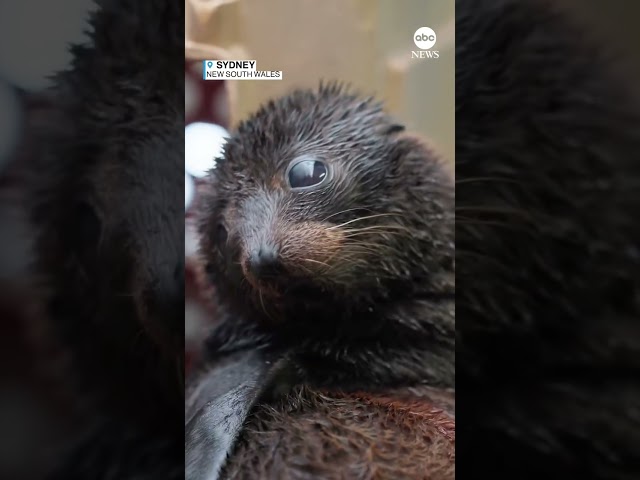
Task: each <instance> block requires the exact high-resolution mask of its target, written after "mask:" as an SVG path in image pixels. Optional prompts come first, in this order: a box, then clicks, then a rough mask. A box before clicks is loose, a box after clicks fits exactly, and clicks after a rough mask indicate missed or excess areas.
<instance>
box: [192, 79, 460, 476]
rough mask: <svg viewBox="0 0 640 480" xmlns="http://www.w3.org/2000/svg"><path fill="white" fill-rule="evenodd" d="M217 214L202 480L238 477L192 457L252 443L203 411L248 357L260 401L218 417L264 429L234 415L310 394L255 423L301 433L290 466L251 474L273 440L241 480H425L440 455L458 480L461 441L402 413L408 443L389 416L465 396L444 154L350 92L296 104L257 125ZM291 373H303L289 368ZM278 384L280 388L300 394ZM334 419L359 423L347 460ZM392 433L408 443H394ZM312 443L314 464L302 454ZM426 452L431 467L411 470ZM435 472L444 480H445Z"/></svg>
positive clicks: (221, 185)
mask: <svg viewBox="0 0 640 480" xmlns="http://www.w3.org/2000/svg"><path fill="white" fill-rule="evenodd" d="M203 205H205V208H204V209H203V211H202V212H201V222H200V233H201V238H202V240H201V241H202V245H201V250H202V255H203V256H204V258H205V259H206V265H207V267H206V268H207V271H208V274H209V275H210V277H211V281H212V283H213V285H214V287H215V291H216V297H217V298H216V299H217V302H218V307H219V310H220V311H221V312H223V313H222V314H223V316H224V318H223V321H222V323H221V324H220V325H219V327H218V328H216V330H215V331H214V332H213V333H212V335H211V338H209V340H208V348H209V355H210V358H209V362H208V364H207V365H206V366H205V367H204V368H203V369H202V371H203V373H201V374H200V375H199V376H196V380H194V382H193V384H192V385H195V386H192V389H191V391H190V393H188V395H187V422H189V421H191V422H193V423H191V425H190V426H188V427H187V471H188V475H187V478H204V476H205V475H204V474H203V473H202V472H203V471H204V470H206V469H207V468H210V469H213V470H216V469H220V468H221V460H220V459H218V461H217V464H216V466H215V467H212V466H211V464H208V466H207V467H204V466H203V467H200V468H201V469H200V470H199V472H200V473H196V471H198V468H199V467H195V465H196V464H198V461H197V460H196V459H195V458H190V456H189V452H190V451H191V452H195V451H196V450H197V446H198V445H202V442H203V441H204V439H205V438H209V440H210V441H211V443H210V444H209V445H210V446H211V448H213V449H214V450H215V449H218V450H217V451H220V449H221V448H223V446H224V448H227V447H228V448H231V447H230V445H232V444H233V438H235V435H240V434H241V430H242V429H241V427H240V426H239V425H240V423H236V424H235V426H233V427H230V426H229V423H226V424H225V422H222V423H218V426H219V427H218V428H217V429H216V428H213V431H211V429H207V427H206V426H205V423H206V422H200V424H199V425H200V426H199V427H197V428H195V427H194V425H195V423H197V422H198V418H202V415H203V414H202V413H201V412H202V411H204V410H201V411H200V413H198V408H203V407H202V405H203V403H204V402H205V400H203V399H202V398H200V400H197V397H202V385H203V383H209V385H212V384H213V383H215V381H212V380H211V378H212V376H213V377H214V378H215V376H216V369H218V372H222V371H226V372H229V371H231V370H230V367H229V361H230V360H229V358H233V356H239V357H238V358H239V360H238V362H239V363H238V365H240V363H241V362H249V363H250V364H252V365H255V366H256V367H255V369H254V370H253V373H249V372H245V373H242V372H241V370H242V368H240V367H239V366H238V368H236V370H235V372H236V373H232V374H230V375H236V377H235V378H236V381H235V385H233V387H237V386H238V385H242V384H243V382H246V383H245V384H246V386H247V388H248V390H251V389H253V393H252V394H249V395H245V394H244V393H236V394H231V395H230V396H229V397H227V398H226V400H224V399H225V397H224V395H225V393H224V392H223V393H222V394H221V393H220V392H219V391H218V392H216V393H215V394H212V395H213V396H214V397H216V399H217V400H216V401H215V402H214V403H215V404H216V405H217V410H216V411H215V412H213V411H210V412H209V414H210V415H213V417H214V418H216V416H217V418H218V419H219V420H221V419H222V418H221V417H223V416H224V415H227V414H229V412H230V411H231V412H233V413H232V416H233V415H236V416H243V415H246V413H247V412H248V408H245V409H237V408H235V407H230V408H229V410H225V407H224V406H225V405H227V406H229V405H236V406H237V405H238V402H237V400H238V399H242V400H241V401H240V403H242V402H245V404H252V403H253V402H257V401H259V399H260V398H261V395H262V393H260V391H259V390H260V388H262V387H263V386H264V383H265V382H267V379H269V380H268V381H269V382H271V380H272V379H273V378H280V379H282V378H284V379H286V381H284V382H283V383H287V382H288V384H289V385H293V384H298V385H300V384H301V385H304V388H303V389H302V390H299V389H297V390H293V393H290V394H288V395H285V399H284V400H283V403H282V404H281V405H280V407H277V408H275V410H274V409H273V408H274V407H269V408H267V407H264V408H263V407H258V408H257V411H256V415H255V416H254V420H256V421H257V423H252V425H254V426H255V429H256V430H257V431H262V432H264V433H265V434H266V435H267V437H268V435H269V433H271V434H273V432H274V431H275V430H277V429H278V428H279V427H278V426H277V425H278V423H279V424H280V425H283V424H287V425H289V427H287V428H288V432H283V433H282V434H281V435H277V436H273V435H271V436H270V437H269V438H271V440H272V441H273V442H276V441H277V442H278V443H279V445H280V448H281V452H283V453H284V455H283V456H280V455H278V460H277V461H275V462H273V463H272V464H270V465H263V466H262V467H260V468H261V469H264V471H255V470H254V471H253V472H250V471H248V470H246V469H250V468H255V466H254V467H251V465H249V464H250V463H251V462H253V460H251V461H249V458H258V459H259V458H261V455H266V454H267V451H268V450H269V449H271V450H272V449H273V448H274V447H275V444H270V442H269V441H267V442H262V443H261V445H262V446H261V447H260V448H258V451H256V450H255V448H253V447H256V445H257V443H255V441H256V439H255V438H254V439H251V440H249V439H248V437H246V436H244V438H242V439H241V442H240V444H241V445H242V444H243V443H242V442H246V443H244V444H245V445H247V444H248V445H250V448H248V449H243V447H242V446H240V447H239V450H238V451H236V454H235V455H234V456H232V457H231V459H230V461H229V463H228V464H227V465H226V467H225V468H227V469H228V472H235V473H234V475H240V476H243V475H247V476H250V475H254V476H260V478H266V477H278V478H287V477H289V476H291V475H292V473H291V472H292V471H294V470H296V469H299V471H301V472H302V471H305V472H317V474H318V475H319V476H320V477H322V478H336V477H337V476H339V475H341V474H344V471H345V469H346V470H348V471H351V472H352V473H353V474H354V475H356V476H357V477H360V476H362V475H363V474H364V478H369V476H368V475H367V474H366V473H365V472H366V471H367V469H373V470H375V469H385V471H387V472H388V475H389V476H390V478H391V477H392V478H402V477H403V476H406V475H407V474H408V473H409V472H412V475H413V476H411V478H421V477H422V475H423V473H424V472H425V471H429V468H430V467H429V465H430V460H429V459H432V458H435V457H438V455H435V457H434V456H433V453H434V452H435V451H438V452H440V454H441V455H440V457H438V458H439V460H438V461H439V462H440V464H439V467H438V468H440V467H442V465H446V466H444V467H442V469H441V472H447V473H446V474H445V473H442V478H447V477H446V475H452V468H453V467H452V455H453V454H452V451H453V444H452V441H451V439H450V438H449V439H448V440H447V441H444V440H442V438H440V437H441V436H438V435H435V434H434V435H430V434H427V433H424V432H422V433H423V434H424V437H421V438H422V439H423V440H424V441H423V442H422V443H421V442H416V433H415V431H413V432H412V429H408V427H407V425H401V424H402V423H403V422H404V421H406V420H407V418H406V416H405V417H403V415H402V414H399V413H397V412H396V415H397V416H398V418H404V420H402V421H400V423H399V424H397V425H395V426H393V427H391V426H389V425H385V422H386V420H384V419H383V418H384V415H383V414H382V411H383V410H384V409H385V408H386V409H389V408H390V409H391V410H389V411H391V412H393V411H394V408H392V407H389V402H391V403H393V401H394V400H393V398H394V394H391V393H390V392H391V389H401V390H402V389H404V390H403V394H402V395H404V398H405V400H404V401H405V402H408V403H407V405H408V404H411V403H412V402H415V401H417V402H418V403H420V401H422V402H426V396H427V393H425V392H426V391H427V390H426V389H427V388H433V387H437V388H439V389H440V390H441V391H446V390H447V389H452V388H453V386H454V378H455V375H454V353H455V352H454V317H455V312H454V293H455V284H454V251H455V246H454V188H453V180H452V178H451V176H450V175H449V173H448V168H447V167H446V165H445V164H444V163H443V162H442V161H441V159H440V158H439V157H438V155H437V154H436V153H435V152H434V151H433V149H431V148H430V147H429V146H428V145H426V144H425V143H424V142H422V141H420V140H419V139H418V138H416V137H413V136H410V135H408V134H407V133H405V132H404V127H403V126H402V125H400V124H399V123H398V122H396V121H395V120H394V119H393V118H392V117H391V116H390V115H388V114H387V113H385V112H384V110H383V107H382V105H381V104H380V103H379V102H377V101H376V100H374V99H373V98H365V97H362V96H360V95H359V94H357V93H354V92H352V91H351V90H350V89H349V88H347V87H345V86H343V85H340V84H337V83H329V84H324V85H320V87H319V88H317V89H315V90H296V91H294V92H292V93H290V94H289V95H286V96H284V97H283V98H280V99H277V100H274V101H271V102H268V103H267V104H266V105H264V106H263V107H262V108H261V109H260V110H258V111H257V112H256V113H255V114H254V115H253V116H251V117H250V118H249V119H248V120H246V121H245V122H243V123H242V124H240V125H239V127H238V129H237V131H236V132H235V134H233V135H232V137H231V138H230V139H229V141H228V143H227V144H226V148H225V152H224V156H223V158H221V159H219V160H218V161H217V164H216V168H215V170H213V171H212V173H211V175H210V178H209V184H208V192H207V196H206V199H205V200H204V201H203ZM242 352H251V353H250V354H249V353H245V354H243V353H242ZM256 352H258V353H259V354H260V355H262V358H263V360H264V362H263V363H262V364H261V363H260V361H259V360H258V361H256V359H255V354H256ZM243 355H244V356H243ZM251 362H254V363H251ZM282 362H285V363H286V364H287V365H288V368H284V369H282V368H280V367H281V366H282ZM260 365H263V366H262V367H261V366H260ZM265 365H266V366H265ZM261 368H264V374H259V375H257V377H258V378H259V379H261V380H255V378H253V376H256V373H255V372H256V371H260V369H261ZM274 369H275V370H278V371H279V372H281V371H284V372H285V373H284V374H282V375H277V372H276V373H274ZM220 375H222V374H221V373H220ZM207 378H208V379H209V380H203V379H207ZM225 378H228V377H225ZM256 381H257V382H258V384H259V385H260V386H259V388H256ZM261 382H262V383H261ZM275 383H277V384H278V385H271V386H270V387H269V389H270V390H272V389H275V390H278V389H279V388H283V387H282V382H281V383H278V382H275ZM219 384H220V383H218V385H219ZM198 385H200V388H197V386H198ZM407 389H415V390H414V395H413V396H412V395H410V394H409V393H408V390H407ZM214 390H215V389H214ZM248 390H245V392H246V391H248ZM363 392H364V393H363ZM374 392H376V393H374ZM344 395H347V397H344ZM350 395H351V396H350ZM371 395H374V396H375V395H383V396H385V397H386V402H387V403H385V401H382V400H380V399H378V400H380V401H378V400H374V399H372V398H371ZM399 398H400V397H395V399H396V400H397V401H398V405H399V404H402V401H400V400H399ZM233 400H236V401H233ZM372 402H373V403H372ZM196 405H197V406H196ZM374 405H375V406H374ZM382 405H386V406H382ZM398 405H395V408H396V409H397V408H398ZM305 406H306V407H305ZM430 408H431V407H426V406H424V404H423V406H422V407H420V408H416V409H415V410H414V411H423V412H426V411H429V412H431V410H430ZM304 410H307V413H306V414H304V413H302V412H303V411H304ZM407 411H409V410H407ZM222 412H225V413H222ZM356 412H369V413H368V415H371V417H370V421H369V422H365V424H364V425H360V426H358V424H357V422H356V423H355V424H354V423H353V415H357V413H356ZM309 415H310V416H309ZM327 415H328V416H333V418H340V417H341V418H343V419H344V424H343V427H344V428H343V429H342V431H341V433H339V434H337V435H338V443H340V442H344V443H343V444H342V446H340V445H339V444H332V442H330V441H329V437H327V435H328V434H327V433H326V432H323V431H322V429H323V427H322V422H321V420H320V419H321V418H323V417H326V416H327ZM445 417H446V419H445V420H442V421H444V422H450V423H451V424H452V419H451V417H450V416H447V415H445ZM224 418H225V419H228V418H229V416H228V415H227V416H226V417H224ZM443 418H444V417H443ZM318 422H320V423H318ZM213 423H215V421H214V422H213ZM367 423H369V425H367ZM407 424H408V423H407ZM211 425H212V423H211V422H210V423H209V426H211ZM220 425H223V426H222V427H220ZM224 425H226V426H224ZM425 425H426V424H423V425H421V426H420V427H419V429H420V428H427V427H426V426H425ZM450 428H451V431H452V427H450ZM318 429H319V430H318ZM247 430H254V429H253V428H250V429H247ZM359 430H360V431H359ZM189 432H192V433H189ZM194 432H197V433H194ZM207 432H208V433H207ZM364 432H367V435H368V436H363V435H364ZM248 435H249V436H250V434H248ZM389 435H392V436H393V435H397V437H396V438H395V439H394V442H389V441H388V438H387V437H388V436H389ZM267 437H263V439H264V438H267ZM301 437H304V438H306V440H305V441H304V442H303V444H304V446H301V447H300V448H301V450H300V451H299V452H298V453H297V454H295V455H293V454H290V455H286V453H285V452H286V451H287V449H288V448H290V447H292V446H293V445H294V443H296V442H297V443H298V444H299V443H300V441H301V440H300V438H301ZM223 438H224V440H222V439H223ZM211 439H213V440H211ZM216 439H217V441H216ZM350 442H352V443H350ZM443 444H446V445H447V447H446V448H441V445H443ZM435 445H438V446H437V447H436V446H435ZM376 448H377V449H379V452H378V453H376V454H373V453H371V452H372V451H373V450H372V449H374V450H375V449H376ZM408 448H411V449H412V450H414V453H415V457H413V458H412V459H411V460H409V459H405V460H400V457H401V456H403V455H404V454H403V453H401V452H402V451H404V452H405V453H406V451H407V449H408ZM263 449H264V450H263ZM367 451H369V452H370V456H371V458H370V461H368V462H365V461H364V459H365V457H366V456H367V455H369V454H367ZM333 455H341V456H342V457H344V461H341V462H340V463H341V466H338V465H334V464H332V463H331V462H327V461H322V460H321V459H322V458H330V457H332V456H333ZM442 458H446V459H447V461H446V462H443V461H441V460H442ZM394 462H395V463H394ZM205 463H206V462H205ZM190 465H192V466H193V469H190ZM199 465H203V464H199ZM394 465H395V466H394ZM431 465H432V467H433V465H435V463H434V462H431ZM432 470H433V472H432V473H433V475H432V476H431V478H438V474H437V473H435V472H436V470H437V468H435V467H434V468H432ZM240 472H244V473H240ZM402 472H404V473H402Z"/></svg>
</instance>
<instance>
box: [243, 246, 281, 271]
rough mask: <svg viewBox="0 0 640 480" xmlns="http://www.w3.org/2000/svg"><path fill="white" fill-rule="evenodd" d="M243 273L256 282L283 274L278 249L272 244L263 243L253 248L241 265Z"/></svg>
mask: <svg viewBox="0 0 640 480" xmlns="http://www.w3.org/2000/svg"><path fill="white" fill-rule="evenodd" d="M243 268H244V269H245V273H248V274H249V275H251V276H253V277H254V278H256V279H258V280H264V279H268V278H270V277H277V276H278V275H280V274H282V273H283V272H284V267H283V264H282V257H281V255H280V251H279V248H278V247H277V246H276V245H275V244H274V243H273V242H263V243H261V244H260V245H258V246H257V247H254V248H253V249H252V250H251V251H250V252H249V253H248V255H247V256H246V259H245V261H244V264H243Z"/></svg>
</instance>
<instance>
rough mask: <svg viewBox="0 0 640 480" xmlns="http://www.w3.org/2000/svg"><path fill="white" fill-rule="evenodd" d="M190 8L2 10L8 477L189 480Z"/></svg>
mask: <svg viewBox="0 0 640 480" xmlns="http://www.w3.org/2000/svg"><path fill="white" fill-rule="evenodd" d="M183 69H184V5H183V4H182V3H181V2H175V1H172V0H149V1H146V2H129V1H126V0H97V1H95V2H92V1H89V0H67V1H65V2H47V1H43V0H28V1H23V2H13V3H10V2H3V3H2V5H0V358H1V359H2V362H1V364H0V425H2V429H1V430H2V432H1V433H0V478H16V479H18V478H20V479H58V478H59V479H65V480H70V479H84V478H91V479H133V478H137V479H147V478H148V479H151V478H153V479H165V478H167V479H177V478H182V477H183V475H184V456H183V443H184V441H183V439H184V436H183V435H184V431H183V427H182V418H183V400H184V380H183V378H184V310H183V308H184V285H185V280H184V278H185V266H184V251H185V245H184V238H185V237H184V218H185V217H184V216H183V210H182V208H183V207H182V197H183V195H184V186H183V185H184V184H183V183H182V176H183V170H184V167H183V158H184V103H183V91H184V76H183Z"/></svg>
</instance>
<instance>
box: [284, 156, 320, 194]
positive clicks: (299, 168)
mask: <svg viewBox="0 0 640 480" xmlns="http://www.w3.org/2000/svg"><path fill="white" fill-rule="evenodd" d="M328 177H329V168H328V167H327V165H325V164H324V163H323V162H320V161H318V160H302V161H299V162H297V163H293V164H291V166H290V167H289V172H288V174H287V178H288V180H289V186H290V187H291V188H292V189H294V190H297V189H302V188H309V187H316V186H318V185H320V184H322V183H323V182H324V181H325V180H326V179H327V178H328Z"/></svg>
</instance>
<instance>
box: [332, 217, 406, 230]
mask: <svg viewBox="0 0 640 480" xmlns="http://www.w3.org/2000/svg"><path fill="white" fill-rule="evenodd" d="M389 216H402V214H400V213H377V214H375V215H367V216H366V217H358V218H354V219H353V220H349V221H347V222H344V223H341V224H340V225H333V226H332V227H329V228H327V230H335V229H337V228H340V227H344V226H345V225H349V224H351V223H354V222H360V221H362V220H369V219H371V218H379V217H389Z"/></svg>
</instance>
